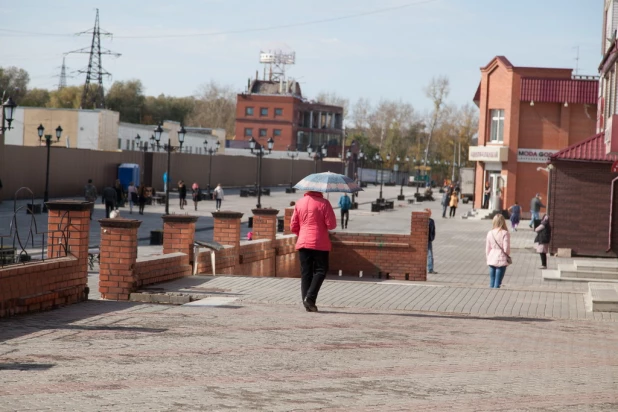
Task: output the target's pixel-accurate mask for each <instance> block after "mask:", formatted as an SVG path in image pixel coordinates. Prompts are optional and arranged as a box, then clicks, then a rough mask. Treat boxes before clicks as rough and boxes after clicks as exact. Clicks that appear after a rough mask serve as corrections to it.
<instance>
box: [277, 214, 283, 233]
mask: <svg viewBox="0 0 618 412" xmlns="http://www.w3.org/2000/svg"><path fill="white" fill-rule="evenodd" d="M283 222H284V220H283V216H279V217H277V232H283Z"/></svg>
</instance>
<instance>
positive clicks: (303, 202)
mask: <svg viewBox="0 0 618 412" xmlns="http://www.w3.org/2000/svg"><path fill="white" fill-rule="evenodd" d="M336 227H337V218H336V217H335V212H334V211H333V207H332V206H331V204H330V202H329V201H328V200H326V199H324V196H323V195H322V193H320V192H307V193H305V196H303V198H302V199H300V200H299V201H298V202H296V205H294V214H293V215H292V222H291V223H290V229H291V230H292V233H295V234H296V235H297V236H298V240H297V241H296V250H298V254H299V258H300V272H301V283H300V291H301V295H302V298H303V305H304V306H305V309H306V310H307V312H317V311H318V308H317V307H316V306H315V302H316V301H317V299H318V293H319V292H320V287H322V283H323V282H324V279H325V278H326V272H327V271H328V252H330V250H331V243H330V238H329V235H328V231H329V230H333V229H335V228H336Z"/></svg>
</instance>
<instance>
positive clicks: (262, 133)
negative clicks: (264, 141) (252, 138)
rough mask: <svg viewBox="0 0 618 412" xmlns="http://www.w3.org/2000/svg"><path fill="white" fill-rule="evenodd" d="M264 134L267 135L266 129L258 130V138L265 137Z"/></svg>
mask: <svg viewBox="0 0 618 412" xmlns="http://www.w3.org/2000/svg"><path fill="white" fill-rule="evenodd" d="M266 133H268V129H260V137H266Z"/></svg>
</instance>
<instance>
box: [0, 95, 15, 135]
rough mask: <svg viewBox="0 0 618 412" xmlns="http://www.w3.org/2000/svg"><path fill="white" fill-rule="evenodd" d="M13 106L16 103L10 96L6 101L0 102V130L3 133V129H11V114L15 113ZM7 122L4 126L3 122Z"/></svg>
mask: <svg viewBox="0 0 618 412" xmlns="http://www.w3.org/2000/svg"><path fill="white" fill-rule="evenodd" d="M15 107H17V105H16V104H15V102H14V101H13V98H12V97H9V98H8V99H7V100H6V102H4V103H2V125H0V129H1V130H0V131H2V134H4V132H5V130H11V129H12V127H11V123H13V116H14V115H15ZM5 122H6V123H7V126H4V123H5Z"/></svg>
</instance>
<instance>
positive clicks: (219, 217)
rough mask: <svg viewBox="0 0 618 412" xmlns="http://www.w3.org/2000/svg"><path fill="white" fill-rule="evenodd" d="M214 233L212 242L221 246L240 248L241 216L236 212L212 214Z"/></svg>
mask: <svg viewBox="0 0 618 412" xmlns="http://www.w3.org/2000/svg"><path fill="white" fill-rule="evenodd" d="M212 216H213V217H214V218H215V219H214V220H215V231H214V235H213V240H214V241H215V242H219V243H220V244H222V245H229V246H234V247H235V248H236V249H239V248H240V219H241V218H242V216H243V214H242V213H238V212H213V213H212Z"/></svg>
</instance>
